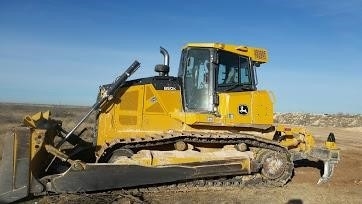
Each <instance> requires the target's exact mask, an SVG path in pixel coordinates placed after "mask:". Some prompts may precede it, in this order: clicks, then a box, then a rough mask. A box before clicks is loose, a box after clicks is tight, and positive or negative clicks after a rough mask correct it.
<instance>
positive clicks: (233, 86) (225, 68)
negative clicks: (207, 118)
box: [178, 43, 267, 112]
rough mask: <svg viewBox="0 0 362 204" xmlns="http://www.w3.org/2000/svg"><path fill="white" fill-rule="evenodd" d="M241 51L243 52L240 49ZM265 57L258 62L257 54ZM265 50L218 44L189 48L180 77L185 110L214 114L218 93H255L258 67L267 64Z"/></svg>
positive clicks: (184, 51) (189, 45)
mask: <svg viewBox="0 0 362 204" xmlns="http://www.w3.org/2000/svg"><path fill="white" fill-rule="evenodd" d="M241 48H242V49H241ZM257 52H259V53H264V56H259V57H262V58H263V59H262V60H261V59H257V58H256V57H255V56H256V55H255V53H257ZM266 59H267V56H266V50H263V49H260V48H249V47H245V46H244V47H236V46H231V45H225V44H219V43H197V44H192V43H191V44H187V45H186V46H185V47H184V49H183V50H182V56H181V61H180V67H179V73H178V76H179V77H180V78H182V82H183V83H182V85H183V100H184V109H185V111H187V112H215V111H216V110H217V106H218V105H219V97H218V93H224V92H242V91H254V90H256V84H257V77H256V69H255V68H256V66H258V65H260V64H261V63H263V62H266Z"/></svg>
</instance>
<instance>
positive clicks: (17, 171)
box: [0, 127, 30, 203]
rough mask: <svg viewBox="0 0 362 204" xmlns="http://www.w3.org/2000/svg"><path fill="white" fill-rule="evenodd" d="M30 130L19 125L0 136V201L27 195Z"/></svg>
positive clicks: (5, 201) (17, 198) (11, 200)
mask: <svg viewBox="0 0 362 204" xmlns="http://www.w3.org/2000/svg"><path fill="white" fill-rule="evenodd" d="M29 134H30V131H29V128H25V127H19V128H16V129H15V130H14V131H13V132H11V133H8V134H7V135H5V136H0V203H10V202H14V201H16V200H19V199H22V198H24V197H26V196H28V193H29V169H30V168H29V163H30V137H29Z"/></svg>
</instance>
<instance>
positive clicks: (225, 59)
mask: <svg viewBox="0 0 362 204" xmlns="http://www.w3.org/2000/svg"><path fill="white" fill-rule="evenodd" d="M218 56H219V66H218V70H217V89H218V90H219V91H237V90H254V89H255V86H253V80H252V72H251V68H250V65H249V64H250V63H249V59H248V58H247V57H243V56H240V55H236V54H233V53H230V52H225V51H220V52H219V53H218Z"/></svg>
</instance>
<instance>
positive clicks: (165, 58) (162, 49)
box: [160, 47, 170, 66]
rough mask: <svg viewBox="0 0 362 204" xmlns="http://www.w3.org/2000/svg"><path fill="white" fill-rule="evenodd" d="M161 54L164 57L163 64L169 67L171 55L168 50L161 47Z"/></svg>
mask: <svg viewBox="0 0 362 204" xmlns="http://www.w3.org/2000/svg"><path fill="white" fill-rule="evenodd" d="M160 53H161V54H162V55H163V64H164V65H167V66H169V65H170V55H169V54H168V52H167V50H166V49H165V48H163V47H160Z"/></svg>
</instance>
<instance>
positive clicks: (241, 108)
mask: <svg viewBox="0 0 362 204" xmlns="http://www.w3.org/2000/svg"><path fill="white" fill-rule="evenodd" d="M248 112H249V109H248V106H247V105H240V106H239V114H240V115H246V114H248Z"/></svg>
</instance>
